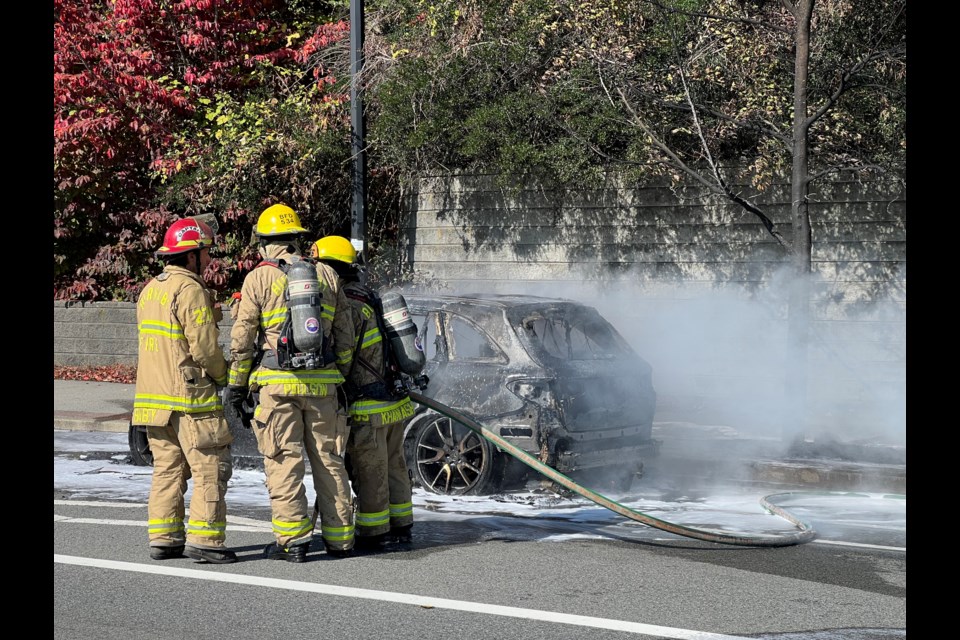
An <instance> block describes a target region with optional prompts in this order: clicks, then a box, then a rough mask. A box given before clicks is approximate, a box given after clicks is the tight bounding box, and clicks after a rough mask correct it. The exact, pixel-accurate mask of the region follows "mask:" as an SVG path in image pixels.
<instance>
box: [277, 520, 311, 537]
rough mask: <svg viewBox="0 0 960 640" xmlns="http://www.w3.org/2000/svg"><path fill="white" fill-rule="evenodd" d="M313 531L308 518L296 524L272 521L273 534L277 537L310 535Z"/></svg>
mask: <svg viewBox="0 0 960 640" xmlns="http://www.w3.org/2000/svg"><path fill="white" fill-rule="evenodd" d="M312 530H313V520H311V519H310V518H309V517H308V518H304V519H303V520H300V521H298V522H284V521H283V520H277V519H276V518H274V519H273V532H274V533H276V534H279V535H289V536H293V537H295V538H296V537H297V536H301V535H303V534H305V533H310V531H312Z"/></svg>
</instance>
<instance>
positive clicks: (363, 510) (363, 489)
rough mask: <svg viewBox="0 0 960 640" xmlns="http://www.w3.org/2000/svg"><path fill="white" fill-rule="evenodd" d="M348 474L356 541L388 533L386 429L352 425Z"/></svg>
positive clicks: (369, 425)
mask: <svg viewBox="0 0 960 640" xmlns="http://www.w3.org/2000/svg"><path fill="white" fill-rule="evenodd" d="M347 454H348V460H349V464H348V467H349V468H348V471H349V472H350V482H351V484H352V485H353V491H354V493H356V494H357V512H356V524H357V537H370V536H377V535H382V534H384V533H387V532H388V531H390V505H389V491H388V486H387V425H379V426H376V425H373V424H371V423H369V422H361V423H359V424H354V425H353V427H352V428H351V429H350V439H349V440H348V442H347Z"/></svg>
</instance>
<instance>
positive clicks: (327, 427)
mask: <svg viewBox="0 0 960 640" xmlns="http://www.w3.org/2000/svg"><path fill="white" fill-rule="evenodd" d="M251 428H252V429H253V430H254V434H255V435H256V438H257V447H258V448H259V449H260V453H262V454H263V470H264V473H265V474H266V484H267V491H268V492H269V493H270V508H271V511H272V513H273V533H274V536H275V537H276V540H277V544H279V545H281V546H284V547H287V546H291V545H297V544H305V543H308V542H310V540H311V538H312V537H313V530H314V526H315V525H316V524H317V523H319V524H320V534H321V536H322V537H323V541H324V543H325V545H326V546H327V548H330V549H337V550H343V549H352V548H353V542H354V528H353V505H352V499H351V498H352V496H351V493H350V480H349V478H348V476H347V470H346V466H345V464H344V460H343V456H344V453H345V449H346V444H347V436H348V427H347V416H346V414H345V413H342V412H341V411H340V410H339V409H338V405H337V398H336V396H325V397H320V398H317V397H311V396H277V395H270V394H269V393H267V392H266V389H261V391H260V406H259V407H258V408H257V411H256V415H255V417H254V420H253V426H252V427H251ZM304 452H306V454H307V458H308V459H309V460H310V469H311V473H312V476H313V485H314V489H315V490H316V494H317V512H318V513H317V516H318V517H317V516H313V515H312V514H311V511H312V510H311V508H310V505H308V504H307V493H306V489H305V488H304V485H303V478H304V475H305V472H306V465H305V464H304V462H303V454H304Z"/></svg>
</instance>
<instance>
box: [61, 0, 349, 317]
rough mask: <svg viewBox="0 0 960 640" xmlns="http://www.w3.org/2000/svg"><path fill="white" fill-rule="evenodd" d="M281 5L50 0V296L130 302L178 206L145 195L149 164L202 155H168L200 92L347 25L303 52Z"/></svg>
mask: <svg viewBox="0 0 960 640" xmlns="http://www.w3.org/2000/svg"><path fill="white" fill-rule="evenodd" d="M286 12H287V3H286V2H284V1H283V0H181V1H180V2H160V1H158V0H54V56H53V67H54V69H53V70H54V74H53V85H54V92H53V96H54V97H53V102H54V119H53V131H54V195H55V207H54V231H53V233H54V265H55V273H54V297H55V298H59V299H64V298H65V299H75V300H84V299H91V300H92V299H104V298H106V299H110V298H111V297H117V296H119V297H121V298H126V299H134V298H133V297H131V296H134V297H135V294H136V292H137V291H138V290H139V288H141V287H142V285H143V283H144V282H145V280H146V279H147V278H148V272H149V271H151V270H153V269H152V260H153V259H152V253H153V250H154V249H156V246H157V244H158V239H159V238H160V237H162V235H163V232H164V230H165V228H166V226H167V225H169V224H170V222H172V221H173V220H174V219H175V218H176V217H178V215H180V214H182V213H183V212H174V211H168V210H166V209H163V208H162V207H161V208H158V207H156V206H155V205H154V204H153V203H154V202H155V201H156V200H155V198H156V189H157V183H156V181H155V176H154V172H156V171H158V170H159V171H162V172H163V173H165V174H166V175H168V176H170V175H172V174H174V173H176V172H177V171H178V170H179V169H180V168H181V167H186V166H189V165H190V163H191V162H198V161H200V159H201V158H202V150H201V149H199V148H187V149H181V151H180V153H179V155H174V154H173V153H172V149H173V146H172V145H173V144H174V141H175V140H176V139H177V138H178V134H180V133H182V132H183V131H185V130H189V124H190V123H192V122H194V119H196V118H198V117H199V116H198V115H197V111H198V109H197V107H198V105H199V104H200V101H201V100H205V99H207V98H209V97H210V96H212V95H214V94H215V93H216V92H219V91H225V92H229V93H232V94H234V95H240V94H242V93H243V92H244V91H246V90H248V89H253V88H256V86H257V85H258V83H261V82H262V80H263V78H262V76H261V75H260V74H258V73H257V72H256V70H257V69H258V67H259V66H260V65H261V64H263V63H279V62H282V61H289V62H290V63H291V64H297V65H301V64H302V65H307V62H308V60H309V58H310V54H311V53H312V52H313V51H315V50H316V48H317V47H322V46H325V45H326V44H327V43H328V42H331V41H332V39H333V38H335V37H337V35H338V34H340V35H342V32H343V31H344V30H345V29H346V26H345V25H344V24H343V23H339V24H338V25H329V26H323V27H321V28H319V29H317V32H316V35H315V36H313V37H311V38H309V39H307V41H306V42H305V43H304V44H303V45H301V47H300V48H301V49H302V51H300V50H298V49H295V48H292V47H290V46H288V45H287V42H288V35H289V33H288V32H289V31H290V28H289V27H288V26H287V24H288V21H287V17H288V16H287V13H286ZM314 71H315V73H317V72H319V68H317V69H315V70H314ZM319 80H320V78H319V77H318V81H319ZM201 120H202V119H201ZM179 137H182V136H179ZM257 204H259V203H257ZM213 275H214V277H215V278H220V279H222V278H223V274H221V273H216V274H213Z"/></svg>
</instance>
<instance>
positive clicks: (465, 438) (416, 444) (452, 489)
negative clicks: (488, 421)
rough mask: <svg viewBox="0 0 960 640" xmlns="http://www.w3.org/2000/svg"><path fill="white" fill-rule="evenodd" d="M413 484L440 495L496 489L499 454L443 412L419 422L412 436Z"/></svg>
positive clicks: (500, 470)
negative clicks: (442, 414)
mask: <svg viewBox="0 0 960 640" xmlns="http://www.w3.org/2000/svg"><path fill="white" fill-rule="evenodd" d="M412 440H413V441H412V444H413V447H412V454H413V456H412V458H413V460H412V463H413V464H412V465H411V466H412V471H413V479H414V482H415V483H416V484H418V485H419V486H421V487H423V488H424V489H426V490H427V491H429V492H431V493H439V494H443V495H466V494H472V495H485V494H488V493H496V492H497V491H499V490H500V487H501V483H502V480H503V469H504V464H503V463H504V460H503V455H501V454H500V453H499V452H497V449H496V447H495V446H493V444H491V443H490V442H489V441H488V440H487V439H486V438H484V437H483V436H481V435H480V434H478V433H476V432H475V431H473V430H471V429H468V428H467V427H465V426H463V425H462V424H460V423H459V422H456V421H455V420H451V419H450V418H448V417H446V416H441V415H437V416H434V417H432V418H430V419H429V420H427V421H426V422H424V423H422V424H421V425H420V426H419V428H418V429H417V431H416V433H415V434H414V435H413V439H412Z"/></svg>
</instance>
